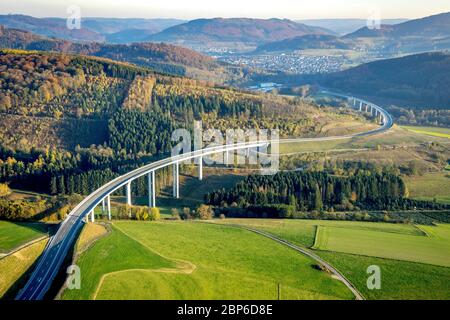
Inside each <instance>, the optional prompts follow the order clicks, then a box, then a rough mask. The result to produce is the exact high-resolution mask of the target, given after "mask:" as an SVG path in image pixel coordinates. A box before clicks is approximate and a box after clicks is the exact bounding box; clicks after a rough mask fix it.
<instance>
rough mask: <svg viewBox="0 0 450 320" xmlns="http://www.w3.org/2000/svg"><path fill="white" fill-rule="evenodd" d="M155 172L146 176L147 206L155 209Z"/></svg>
mask: <svg viewBox="0 0 450 320" xmlns="http://www.w3.org/2000/svg"><path fill="white" fill-rule="evenodd" d="M155 181H156V180H155V171H152V172H150V173H149V174H148V206H149V207H152V208H156V184H155Z"/></svg>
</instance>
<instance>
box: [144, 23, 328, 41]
mask: <svg viewBox="0 0 450 320" xmlns="http://www.w3.org/2000/svg"><path fill="white" fill-rule="evenodd" d="M307 34H333V32H332V31H330V30H326V29H324V28H319V27H310V26H307V25H304V24H300V23H296V22H294V21H291V20H287V19H250V18H228V19H225V18H214V19H197V20H192V21H189V22H187V23H183V24H180V25H176V26H174V27H171V28H168V29H165V30H163V31H161V32H159V33H157V34H154V35H151V36H150V37H149V38H148V40H150V41H163V42H175V43H184V42H198V43H201V42H245V43H253V44H255V43H256V44H262V43H266V42H273V41H279V40H283V39H287V38H292V37H296V36H303V35H307Z"/></svg>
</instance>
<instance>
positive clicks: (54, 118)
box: [0, 50, 355, 194]
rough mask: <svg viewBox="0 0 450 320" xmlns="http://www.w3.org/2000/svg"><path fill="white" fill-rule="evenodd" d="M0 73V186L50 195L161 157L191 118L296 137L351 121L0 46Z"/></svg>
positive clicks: (302, 106)
mask: <svg viewBox="0 0 450 320" xmlns="http://www.w3.org/2000/svg"><path fill="white" fill-rule="evenodd" d="M0 75H1V76H0V116H1V119H2V121H1V122H0V183H1V182H7V183H10V186H11V187H15V188H25V189H32V190H35V191H40V192H46V193H52V194H71V193H74V192H75V193H81V194H87V193H89V192H91V191H93V190H95V188H97V187H98V186H100V185H102V184H103V183H105V182H107V181H109V180H110V179H112V178H113V177H115V176H117V175H118V174H121V173H125V172H128V171H130V170H131V169H133V168H136V167H138V166H141V165H142V164H143V163H146V162H148V161H151V160H152V159H154V157H158V156H161V155H162V154H167V153H169V152H170V150H171V147H172V145H171V139H170V137H171V134H172V132H173V130H174V129H175V128H188V129H190V128H192V126H193V122H194V120H202V121H203V127H204V128H217V129H219V130H223V131H225V129H229V128H255V127H256V128H258V127H259V128H267V129H272V128H279V129H280V135H282V136H299V135H303V134H304V135H309V134H318V133H321V130H322V128H323V127H324V126H325V125H326V124H327V123H329V121H330V122H331V121H333V122H334V121H336V118H338V119H346V118H347V117H348V118H349V119H354V117H355V116H354V115H353V114H351V112H350V111H349V110H348V109H342V110H341V109H339V110H338V109H333V110H329V109H326V108H325V109H323V108H318V107H316V106H314V105H311V104H309V103H308V102H301V101H297V100H294V99H288V98H285V97H274V96H271V95H262V94H253V93H248V92H241V91H237V90H235V89H229V88H225V87H217V86H211V85H209V84H207V82H202V81H196V80H193V79H187V78H182V77H174V76H167V75H163V74H159V73H155V72H154V71H153V70H151V69H148V68H143V67H138V66H135V65H132V64H127V63H119V62H115V61H112V60H108V59H104V58H97V57H88V56H81V55H70V54H60V53H48V52H39V51H20V50H0ZM330 109H331V108H330ZM161 174H165V173H164V172H162V173H161ZM161 181H166V182H167V181H169V180H167V179H166V178H164V179H162V180H161ZM144 185H145V183H144V182H142V181H141V182H139V183H138V184H137V187H136V188H138V187H139V186H140V187H139V188H142V189H140V190H145V188H144V187H143V186H144Z"/></svg>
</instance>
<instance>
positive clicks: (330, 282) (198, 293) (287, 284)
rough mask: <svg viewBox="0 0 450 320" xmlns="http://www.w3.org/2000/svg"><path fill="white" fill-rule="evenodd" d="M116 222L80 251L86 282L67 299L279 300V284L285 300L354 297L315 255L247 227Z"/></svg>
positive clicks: (65, 293) (183, 223)
mask: <svg viewBox="0 0 450 320" xmlns="http://www.w3.org/2000/svg"><path fill="white" fill-rule="evenodd" d="M112 228H113V232H112V233H111V234H110V235H108V236H106V237H103V238H101V239H100V240H98V241H97V242H96V243H95V244H94V245H93V246H92V248H91V249H89V250H88V251H86V252H85V253H84V254H82V255H81V257H80V259H79V261H78V262H77V264H78V265H79V266H80V268H81V270H86V271H85V273H84V278H83V279H84V280H83V283H82V288H81V290H74V291H68V290H66V291H65V292H64V293H63V296H62V298H63V299H93V298H96V299H277V298H278V284H280V286H281V288H282V289H281V292H280V298H281V299H353V295H352V294H351V292H350V291H349V290H348V289H347V288H346V287H345V285H344V284H343V283H341V282H339V281H337V280H335V279H333V278H332V277H331V276H330V275H329V274H327V273H325V272H323V271H319V270H317V269H315V268H313V265H314V262H313V260H311V259H309V258H307V257H305V256H303V255H301V254H298V253H296V252H295V251H292V250H291V249H289V248H287V247H285V246H283V245H281V244H278V243H276V242H274V241H272V240H270V239H267V238H264V237H262V236H259V235H256V234H254V233H252V232H249V231H246V230H242V229H239V228H232V227H229V226H220V225H215V224H206V223H195V222H194V223H191V222H156V223H155V222H153V223H145V222H124V221H121V222H115V223H114V224H113V227H112ZM123 257H127V259H123ZM94 265H95V268H94ZM99 284H100V285H99ZM123 292H127V293H126V295H124V294H123Z"/></svg>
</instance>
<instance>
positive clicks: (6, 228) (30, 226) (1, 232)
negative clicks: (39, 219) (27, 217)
mask: <svg viewBox="0 0 450 320" xmlns="http://www.w3.org/2000/svg"><path fill="white" fill-rule="evenodd" d="M46 233H47V226H46V225H45V224H41V223H18V222H8V221H0V254H2V253H3V254H4V253H7V252H9V251H11V250H13V249H14V248H17V247H19V246H21V245H23V244H25V243H27V242H29V241H32V240H34V239H37V238H39V237H42V236H44V235H45V234H46Z"/></svg>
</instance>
